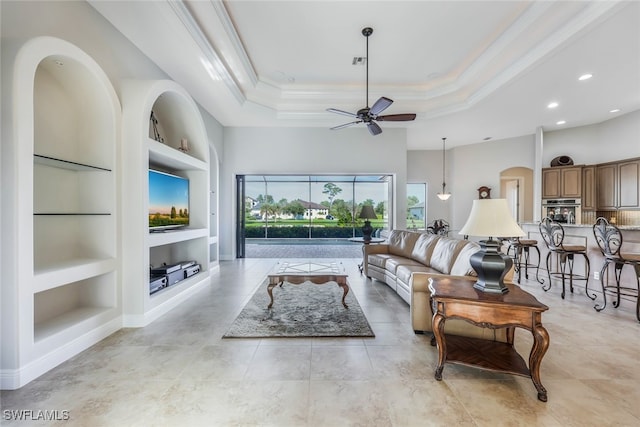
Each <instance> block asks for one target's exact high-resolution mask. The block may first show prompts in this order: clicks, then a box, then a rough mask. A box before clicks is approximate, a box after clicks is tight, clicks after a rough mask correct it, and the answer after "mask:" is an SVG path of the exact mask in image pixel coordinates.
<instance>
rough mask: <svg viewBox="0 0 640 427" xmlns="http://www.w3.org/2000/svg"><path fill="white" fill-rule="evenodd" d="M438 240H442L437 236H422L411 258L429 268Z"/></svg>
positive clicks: (417, 241)
mask: <svg viewBox="0 0 640 427" xmlns="http://www.w3.org/2000/svg"><path fill="white" fill-rule="evenodd" d="M438 240H440V236H437V235H435V234H426V233H424V234H421V235H420V237H418V240H416V243H415V245H414V247H413V251H412V252H411V258H412V259H414V260H416V261H418V262H420V263H421V264H424V265H426V266H427V267H428V266H429V265H430V261H431V254H432V253H433V248H435V247H436V243H437V242H438Z"/></svg>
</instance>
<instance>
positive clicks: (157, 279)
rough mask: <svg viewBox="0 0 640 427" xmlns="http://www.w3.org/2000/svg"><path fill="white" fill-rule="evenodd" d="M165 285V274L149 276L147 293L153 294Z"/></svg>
mask: <svg viewBox="0 0 640 427" xmlns="http://www.w3.org/2000/svg"><path fill="white" fill-rule="evenodd" d="M166 287H167V276H166V275H162V276H151V277H150V278H149V294H150V295H151V294H155V293H156V292H158V291H159V290H161V289H164V288H166Z"/></svg>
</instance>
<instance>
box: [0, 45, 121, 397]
mask: <svg viewBox="0 0 640 427" xmlns="http://www.w3.org/2000/svg"><path fill="white" fill-rule="evenodd" d="M12 71H13V73H12V81H11V89H12V90H11V91H10V94H9V95H7V96H10V97H11V101H10V102H11V107H12V108H11V111H12V114H13V120H12V121H11V123H12V126H13V127H12V129H11V132H12V137H11V138H9V139H8V140H6V141H4V140H3V144H7V145H6V146H8V147H9V148H8V152H10V153H11V154H12V156H13V162H12V165H11V169H9V171H8V172H7V176H10V177H11V179H12V180H13V184H14V185H13V186H12V185H11V184H9V187H14V188H15V189H14V188H11V190H9V191H10V193H9V195H8V196H7V197H9V198H10V200H12V203H11V205H10V207H8V208H7V209H11V210H12V212H11V215H9V216H8V223H7V224H3V225H4V226H5V227H7V229H11V230H12V236H16V237H15V238H13V237H12V239H11V240H7V242H8V243H7V246H8V249H9V250H7V251H4V253H5V254H6V255H5V256H4V258H5V259H3V260H2V261H3V269H2V270H3V271H2V277H3V288H4V289H3V292H6V295H11V296H12V298H11V299H7V302H4V301H3V305H2V310H1V313H2V323H3V324H4V325H7V326H6V327H4V328H3V337H2V342H3V344H4V345H3V349H2V358H1V359H2V367H1V368H2V369H1V371H0V374H1V375H0V379H1V380H2V388H3V389H4V388H7V389H14V388H19V387H21V386H23V385H24V384H26V383H28V382H29V381H31V380H33V379H34V378H36V377H38V376H39V375H41V374H43V373H45V372H46V371H48V370H49V369H51V368H53V367H55V366H56V365H58V364H59V363H62V362H64V361H65V360H67V359H69V358H71V357H72V356H74V355H75V354H77V353H79V352H80V351H82V350H84V349H86V348H88V347H89V346H91V345H93V344H95V343H96V342H98V341H100V340H101V339H103V338H105V337H106V336H108V335H110V334H111V333H113V332H115V331H117V330H118V329H120V328H121V326H122V319H121V316H122V304H121V297H120V294H121V292H120V282H119V277H120V271H119V270H120V269H119V264H120V254H119V247H120V245H119V239H118V235H119V233H118V231H119V204H118V197H117V194H118V187H117V185H118V184H117V183H118V179H117V176H118V173H119V169H118V161H117V160H118V155H119V144H120V133H121V127H120V124H121V121H120V118H121V115H120V112H121V107H120V102H119V100H118V97H117V95H116V92H115V90H114V88H113V86H112V85H111V82H110V80H109V79H108V77H107V75H106V74H105V72H104V71H103V70H102V69H101V67H100V66H99V65H98V64H97V63H96V62H95V61H94V60H93V59H92V58H91V57H90V56H89V55H87V54H86V53H85V52H84V51H82V50H81V49H79V48H78V47H77V46H75V45H73V44H71V43H69V42H67V41H65V40H61V39H58V38H55V37H37V38H34V39H31V40H29V41H27V42H26V43H24V45H23V46H22V47H21V48H20V49H19V51H18V52H17V54H16V56H15V60H14V64H13V69H12ZM8 92H9V91H8ZM3 101H4V100H3ZM3 191H4V187H3ZM3 197H5V195H3ZM18 236H19V237H18ZM3 244H4V242H3ZM7 279H8V280H7ZM5 280H6V283H4V281H5Z"/></svg>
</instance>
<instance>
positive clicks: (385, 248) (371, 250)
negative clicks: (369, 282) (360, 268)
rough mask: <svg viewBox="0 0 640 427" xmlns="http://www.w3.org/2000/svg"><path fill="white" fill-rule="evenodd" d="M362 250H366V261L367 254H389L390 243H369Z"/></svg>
mask: <svg viewBox="0 0 640 427" xmlns="http://www.w3.org/2000/svg"><path fill="white" fill-rule="evenodd" d="M362 250H363V251H364V257H365V261H366V260H367V259H366V258H367V255H369V254H388V253H389V245H388V244H387V243H380V244H368V245H364V246H363V248H362Z"/></svg>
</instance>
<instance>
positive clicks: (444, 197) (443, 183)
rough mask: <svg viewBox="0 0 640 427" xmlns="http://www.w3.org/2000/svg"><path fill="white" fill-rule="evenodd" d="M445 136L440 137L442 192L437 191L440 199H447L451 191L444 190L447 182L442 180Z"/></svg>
mask: <svg viewBox="0 0 640 427" xmlns="http://www.w3.org/2000/svg"><path fill="white" fill-rule="evenodd" d="M446 140H447V138H442V193H438V198H439V199H440V200H442V201H445V200H448V199H449V197H451V193H447V192H446V191H445V187H446V186H447V184H446V183H445V182H444V142H445V141H446Z"/></svg>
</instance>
